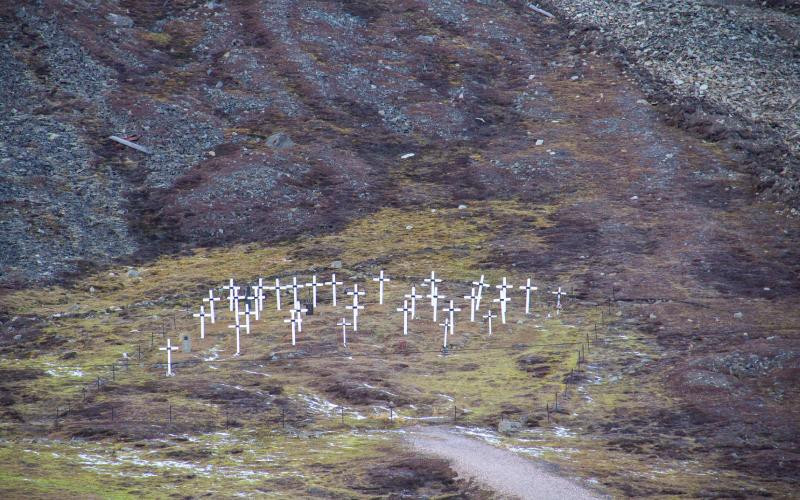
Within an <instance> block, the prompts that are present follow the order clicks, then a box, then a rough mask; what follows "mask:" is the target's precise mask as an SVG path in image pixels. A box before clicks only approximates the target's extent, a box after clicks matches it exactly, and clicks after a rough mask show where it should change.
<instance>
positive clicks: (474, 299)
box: [464, 287, 479, 323]
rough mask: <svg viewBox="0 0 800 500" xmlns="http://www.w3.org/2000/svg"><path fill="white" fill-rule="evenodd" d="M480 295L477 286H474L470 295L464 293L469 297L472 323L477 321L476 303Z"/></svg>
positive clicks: (466, 297) (465, 296)
mask: <svg viewBox="0 0 800 500" xmlns="http://www.w3.org/2000/svg"><path fill="white" fill-rule="evenodd" d="M478 297H479V295H478V294H476V293H475V287H472V290H471V291H470V292H469V295H464V298H465V299H469V321H470V322H471V323H474V322H475V309H477V308H476V307H475V303H476V302H477V301H478Z"/></svg>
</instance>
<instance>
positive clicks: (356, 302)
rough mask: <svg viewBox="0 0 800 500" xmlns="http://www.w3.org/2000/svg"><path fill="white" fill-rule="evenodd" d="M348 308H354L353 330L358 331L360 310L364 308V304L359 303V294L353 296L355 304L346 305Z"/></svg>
mask: <svg viewBox="0 0 800 500" xmlns="http://www.w3.org/2000/svg"><path fill="white" fill-rule="evenodd" d="M345 308H346V309H352V310H353V331H354V332H357V331H358V310H359V309H364V306H360V305H358V295H354V296H353V305H352V306H345Z"/></svg>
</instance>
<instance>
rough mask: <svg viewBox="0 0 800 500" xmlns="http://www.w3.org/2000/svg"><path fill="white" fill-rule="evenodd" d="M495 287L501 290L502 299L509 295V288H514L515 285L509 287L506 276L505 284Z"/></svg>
mask: <svg viewBox="0 0 800 500" xmlns="http://www.w3.org/2000/svg"><path fill="white" fill-rule="evenodd" d="M494 287H495V288H497V289H499V290H500V297H506V296H507V293H508V289H509V288H514V286H513V285H509V284H508V283H506V277H505V276H503V283H501V284H499V285H495V286H494Z"/></svg>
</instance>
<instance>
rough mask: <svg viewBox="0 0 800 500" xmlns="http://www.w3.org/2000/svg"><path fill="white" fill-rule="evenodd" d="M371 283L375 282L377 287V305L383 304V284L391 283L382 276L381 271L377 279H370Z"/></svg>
mask: <svg viewBox="0 0 800 500" xmlns="http://www.w3.org/2000/svg"><path fill="white" fill-rule="evenodd" d="M372 281H377V282H378V283H379V285H378V287H379V288H378V304H383V283H384V282H385V281H392V280H390V279H389V278H386V277H384V276H383V269H381V274H380V276H378V277H377V278H372Z"/></svg>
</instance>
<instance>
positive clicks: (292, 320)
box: [283, 309, 298, 345]
mask: <svg viewBox="0 0 800 500" xmlns="http://www.w3.org/2000/svg"><path fill="white" fill-rule="evenodd" d="M289 312H290V313H291V314H292V316H291V317H290V318H289V319H285V320H283V322H284V323H291V324H292V345H294V344H295V338H296V336H297V323H298V320H297V319H295V317H294V309H290V310H289Z"/></svg>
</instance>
